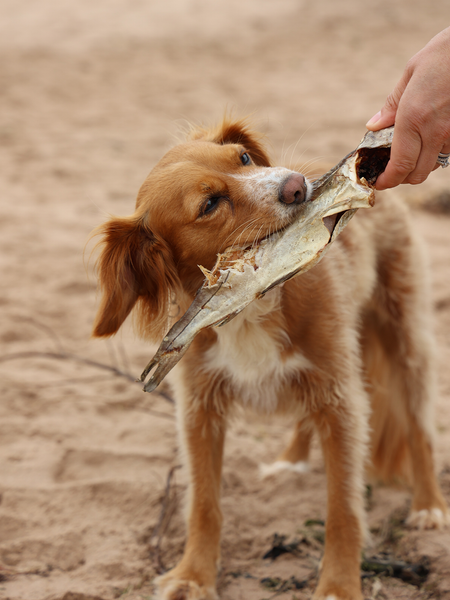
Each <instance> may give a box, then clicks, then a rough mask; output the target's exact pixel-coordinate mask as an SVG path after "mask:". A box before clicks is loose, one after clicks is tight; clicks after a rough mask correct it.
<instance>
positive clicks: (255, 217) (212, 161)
mask: <svg viewBox="0 0 450 600" xmlns="http://www.w3.org/2000/svg"><path fill="white" fill-rule="evenodd" d="M310 194H311V183H310V182H309V181H308V180H307V179H306V178H305V177H304V176H303V175H301V174H300V173H297V172H295V171H291V170H289V169H286V168H283V167H272V166H271V163H270V160H269V157H268V154H267V152H266V150H265V147H264V144H263V141H262V136H261V135H259V134H257V133H255V132H253V131H252V130H251V127H250V125H249V124H248V123H247V121H246V120H233V119H231V118H225V119H224V120H223V122H222V123H220V124H219V125H218V126H216V127H213V128H210V129H205V128H193V129H192V131H191V132H190V133H189V135H188V136H187V139H186V140H185V141H184V142H183V143H180V144H178V145H176V146H175V147H173V148H172V149H171V150H169V151H168V152H167V154H166V155H165V156H164V157H163V158H162V159H161V161H160V162H159V163H158V164H157V165H156V166H155V167H154V169H153V170H152V171H151V173H150V174H149V175H148V177H147V179H146V180H145V182H144V184H143V185H142V187H141V189H140V191H139V194H138V197H137V202H136V210H135V212H134V214H133V215H132V216H130V217H123V218H121V217H118V218H111V219H110V220H109V221H108V222H107V223H105V224H104V225H102V226H101V227H100V228H99V229H98V230H97V232H96V233H97V234H100V235H101V236H102V240H101V253H100V255H99V259H98V277H99V285H100V289H101V292H102V300H101V305H100V307H99V311H98V314H97V317H96V321H95V324H94V330H93V335H94V336H96V337H104V336H110V335H113V334H114V333H116V331H117V330H118V329H119V327H120V326H121V324H122V323H123V322H124V320H125V319H126V317H127V316H128V315H129V313H130V312H131V311H132V310H133V313H134V318H135V325H136V328H137V331H138V332H139V333H140V334H141V335H142V336H143V337H145V338H147V339H149V340H151V341H153V342H155V341H156V342H159V341H160V340H161V338H162V337H163V336H164V335H165V333H166V331H167V329H168V327H169V325H170V323H171V315H172V314H173V304H174V303H177V304H178V306H179V307H180V309H181V310H185V309H186V308H187V307H188V306H189V304H190V303H191V301H192V299H193V298H194V295H195V292H196V291H197V289H198V288H199V287H200V286H201V285H202V283H203V274H202V272H201V271H200V269H199V268H198V265H202V266H203V267H206V268H207V269H211V268H212V267H213V265H214V263H215V261H216V257H217V254H218V253H219V252H223V251H224V250H225V249H226V248H228V247H230V246H233V245H238V246H240V247H246V246H250V245H255V244H258V242H259V241H260V240H262V239H263V238H265V237H266V236H268V235H270V234H271V233H273V232H275V231H279V230H280V229H282V228H284V227H286V225H288V224H289V223H291V222H292V221H293V220H294V219H295V217H296V215H297V214H298V212H299V210H300V207H301V205H302V203H303V202H307V201H308V199H309V197H310ZM429 321H430V307H429V299H428V283H427V278H426V270H425V269H424V267H423V256H422V250H421V247H420V243H419V242H418V240H417V239H416V237H415V234H414V232H413V231H412V228H411V224H410V218H409V216H408V212H407V210H406V208H405V207H404V206H403V205H402V204H401V203H399V202H398V201H394V200H393V199H391V198H381V197H380V198H378V200H377V202H376V206H375V208H373V209H371V210H367V211H366V210H364V211H362V210H361V211H359V213H358V214H357V216H356V217H355V218H354V219H353V221H352V222H351V223H350V224H349V226H348V227H347V228H346V229H345V230H344V231H343V233H342V234H341V235H340V236H339V238H338V239H337V241H336V242H334V244H333V245H332V247H331V249H330V251H329V252H328V253H327V255H326V256H325V257H324V258H323V260H322V261H321V262H320V263H319V264H317V265H316V266H315V267H314V268H313V269H311V270H310V271H308V272H306V273H304V274H302V275H300V276H299V277H297V278H294V279H292V280H290V281H288V282H286V283H285V284H284V285H283V286H279V287H277V288H275V289H273V290H271V291H270V292H268V293H267V294H266V296H265V297H264V298H262V299H259V300H256V301H255V302H253V303H252V304H250V305H249V306H248V307H247V308H245V310H243V311H242V313H240V314H239V315H238V316H237V317H236V318H234V319H233V320H232V321H231V322H229V323H228V324H227V325H225V326H224V327H221V328H215V329H207V330H203V331H202V332H201V333H200V334H199V335H198V336H197V337H196V338H195V340H194V341H193V343H192V345H191V347H190V348H189V350H188V352H187V353H186V355H185V357H184V358H183V360H182V361H181V362H180V363H179V365H178V367H177V369H176V377H175V381H174V393H175V397H176V402H177V412H178V419H179V427H180V431H181V442H182V445H183V448H184V451H185V456H186V460H187V468H188V472H189V475H190V487H189V507H188V508H189V510H188V537H187V541H186V546H185V550H184V555H183V557H182V559H181V561H180V563H179V564H178V565H177V566H176V567H175V568H174V569H172V570H171V571H169V572H167V573H166V574H164V575H162V576H160V577H159V578H158V580H157V585H158V594H159V595H158V598H160V599H162V600H194V599H195V600H213V599H217V598H218V596H217V592H216V587H215V580H216V574H217V569H218V564H219V558H220V556H219V555H220V550H219V545H220V530H221V521H222V516H221V510H220V482H221V468H222V452H223V446H224V439H225V431H226V422H227V417H228V416H229V415H230V413H231V412H232V410H233V407H235V406H237V405H243V406H245V407H249V408H252V409H254V410H256V411H258V412H261V413H265V414H275V413H283V414H289V415H291V419H292V422H293V425H294V435H293V438H292V441H291V443H290V444H289V447H288V448H287V449H286V451H285V452H284V453H283V454H282V455H281V456H280V457H279V460H278V462H277V463H276V464H277V465H278V466H280V465H281V466H283V465H284V466H286V465H288V466H291V467H292V468H294V469H295V467H296V465H302V464H303V462H304V461H305V460H307V456H308V448H309V440H310V437H311V435H312V431H313V430H314V431H316V432H317V434H318V436H319V438H320V442H321V446H322V450H323V456H324V461H325V467H326V474H327V487H328V500H327V520H326V543H325V550H324V555H323V559H322V563H321V569H320V577H319V582H318V586H317V589H316V591H315V594H314V599H315V600H319V599H325V598H326V599H331V598H333V599H336V600H337V599H342V600H343V599H344V598H345V599H346V600H361V599H362V593H361V584H360V572H359V562H360V552H361V548H362V546H363V543H364V540H365V537H366V524H365V517H364V507H363V482H364V477H365V471H366V468H367V469H368V470H370V471H371V472H372V475H374V476H376V477H377V478H379V479H383V480H387V481H389V480H394V479H400V478H401V479H404V480H405V481H407V482H409V483H410V484H411V486H412V490H413V495H412V504H411V513H410V516H409V523H410V524H411V526H416V527H426V528H433V527H441V526H444V525H445V524H447V523H448V521H449V517H448V512H447V507H446V503H445V501H444V498H443V496H442V493H441V491H440V489H439V485H438V482H437V479H436V475H435V471H434V466H433V457H432V443H433V426H432V405H433V400H434V397H435V395H436V385H435V373H434V359H433V340H432V335H431V329H430V322H429Z"/></svg>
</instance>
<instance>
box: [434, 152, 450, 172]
mask: <svg viewBox="0 0 450 600" xmlns="http://www.w3.org/2000/svg"><path fill="white" fill-rule="evenodd" d="M449 158H450V152H449V153H448V154H444V153H443V152H439V154H438V157H437V159H436V162H437V163H438V164H439V165H441V167H442V168H443V169H445V167H448V165H449V164H450V163H449V161H448V159H449Z"/></svg>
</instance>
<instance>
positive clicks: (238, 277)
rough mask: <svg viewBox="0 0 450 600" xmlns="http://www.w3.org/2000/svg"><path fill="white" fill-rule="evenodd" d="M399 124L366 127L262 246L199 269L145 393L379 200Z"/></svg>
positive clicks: (317, 256)
mask: <svg viewBox="0 0 450 600" xmlns="http://www.w3.org/2000/svg"><path fill="white" fill-rule="evenodd" d="M393 130H394V128H393V127H390V128H388V129H383V130H381V131H378V132H368V133H366V135H365V136H364V138H363V139H362V141H361V143H360V144H359V146H358V147H357V148H356V150H354V151H353V152H351V153H350V154H348V155H347V156H346V157H345V158H344V159H343V160H342V161H340V163H338V164H337V165H336V166H335V167H334V168H333V169H331V170H330V171H329V172H328V173H326V174H325V175H323V176H322V177H321V178H320V179H318V180H317V181H315V182H314V184H313V192H312V196H311V198H310V200H309V201H307V202H305V203H304V204H303V205H302V207H301V210H300V212H299V214H298V215H297V217H296V219H295V220H294V221H293V222H292V223H291V224H290V225H289V226H288V227H286V228H285V229H284V230H282V231H280V232H277V233H275V234H272V235H271V236H270V237H268V238H266V239H264V240H262V241H261V242H260V243H259V244H258V246H256V247H253V248H250V249H246V248H236V247H233V248H230V249H228V250H226V251H225V252H224V253H223V254H220V255H219V256H218V259H217V262H216V265H215V266H214V268H213V269H212V270H211V271H208V270H207V269H205V268H203V267H200V268H201V270H202V272H203V273H204V275H205V281H204V283H203V285H202V287H201V288H200V289H199V290H198V292H197V295H196V297H195V299H194V301H193V302H192V304H191V306H190V307H189V309H188V310H187V311H186V313H185V314H184V315H183V316H182V317H181V319H180V320H179V321H177V322H176V323H175V324H174V326H173V327H172V328H171V329H170V331H169V332H168V334H167V335H166V336H165V337H164V339H163V341H162V343H161V345H160V347H159V349H158V351H157V353H156V354H155V356H154V357H153V358H152V360H151V361H150V362H149V364H148V365H147V367H146V368H145V370H144V371H143V373H142V375H141V377H140V381H142V382H144V381H145V380H146V378H147V376H148V374H149V373H150V372H151V371H152V370H153V369H154V368H155V367H156V369H155V370H154V372H153V373H152V375H151V377H150V378H149V380H148V382H147V383H146V384H145V386H144V391H146V392H151V391H153V390H154V389H156V387H157V386H158V385H159V384H160V383H161V381H162V380H163V379H164V377H165V376H166V375H167V374H168V373H169V371H170V370H171V369H172V368H173V367H174V366H175V365H176V364H177V362H178V361H179V360H180V359H181V358H182V356H183V355H184V354H185V352H186V351H187V349H188V348H189V345H190V344H191V342H192V340H193V339H194V338H195V336H196V335H197V334H198V333H199V332H200V331H201V330H202V329H205V328H207V327H211V326H221V325H224V324H225V323H227V322H228V321H230V320H231V319H232V318H233V317H234V316H236V315H237V314H239V313H240V312H241V311H242V310H243V309H244V308H245V307H246V306H248V305H249V304H250V303H251V302H252V301H253V300H256V299H258V298H261V297H262V296H263V295H264V294H265V293H266V292H267V291H269V290H270V289H272V288H274V287H276V286H277V285H280V284H281V283H284V282H285V281H288V280H289V279H291V278H292V277H295V276H296V275H299V274H300V273H303V272H305V271H307V270H308V269H310V268H311V267H313V266H314V265H315V264H317V262H319V260H321V258H322V257H323V256H324V254H325V252H326V251H327V250H328V248H329V246H330V243H331V242H333V241H334V240H335V239H336V237H337V236H338V235H339V233H340V232H341V231H342V230H343V229H344V227H345V226H346V225H347V223H348V222H349V221H350V219H351V218H352V217H353V215H354V214H355V213H356V211H357V210H358V209H359V208H368V207H370V206H373V203H374V188H373V185H374V183H375V181H376V179H377V177H378V175H379V174H380V173H382V172H383V171H384V169H385V167H386V164H387V162H388V160H389V154H390V146H391V143H392V137H393Z"/></svg>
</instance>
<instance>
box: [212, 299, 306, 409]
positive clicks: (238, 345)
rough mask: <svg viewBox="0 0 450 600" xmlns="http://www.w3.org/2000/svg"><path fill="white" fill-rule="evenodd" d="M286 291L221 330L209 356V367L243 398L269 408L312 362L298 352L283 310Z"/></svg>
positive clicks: (250, 308) (249, 309)
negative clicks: (296, 376) (282, 303)
mask: <svg viewBox="0 0 450 600" xmlns="http://www.w3.org/2000/svg"><path fill="white" fill-rule="evenodd" d="M280 293H281V292H280V290H279V289H277V290H273V291H271V292H269V293H268V294H267V295H266V296H265V298H263V299H261V300H257V301H255V302H253V303H252V304H250V305H249V306H248V307H247V308H245V309H244V310H243V311H242V313H240V314H239V315H238V316H237V317H235V318H234V319H233V320H232V321H230V322H229V323H227V324H226V325H224V326H223V327H220V328H218V329H216V332H217V341H216V343H215V344H213V346H212V347H211V348H210V349H209V350H208V351H207V353H206V355H205V360H204V368H205V370H207V371H210V372H213V373H217V372H218V371H219V372H221V373H222V374H223V375H224V376H225V377H226V378H227V380H228V381H229V382H230V384H231V388H232V390H233V393H234V394H235V399H236V400H237V401H240V402H242V403H243V404H244V405H246V406H249V407H252V408H254V409H256V410H258V411H262V412H267V413H271V412H274V411H275V410H276V409H277V406H278V397H279V393H280V391H281V389H282V388H283V387H284V386H285V384H286V383H287V382H288V381H289V380H290V379H292V377H295V375H298V374H299V372H300V371H301V370H305V369H309V368H311V366H312V365H311V363H310V362H309V361H308V359H307V358H306V357H304V356H303V355H302V354H301V353H300V352H295V351H293V348H292V344H291V341H290V339H289V335H288V333H287V332H286V330H285V328H284V327H283V319H282V316H281V314H280V311H279V304H280Z"/></svg>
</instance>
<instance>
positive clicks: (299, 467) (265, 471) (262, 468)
mask: <svg viewBox="0 0 450 600" xmlns="http://www.w3.org/2000/svg"><path fill="white" fill-rule="evenodd" d="M309 468H310V467H309V463H308V462H306V461H305V460H300V461H298V462H296V463H292V462H289V461H288V460H276V461H275V462H274V463H272V464H270V465H267V464H265V463H261V464H260V465H259V472H260V474H261V477H262V478H263V479H264V478H265V477H270V475H274V474H275V473H279V472H280V471H293V472H294V473H307V472H308V471H309Z"/></svg>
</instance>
